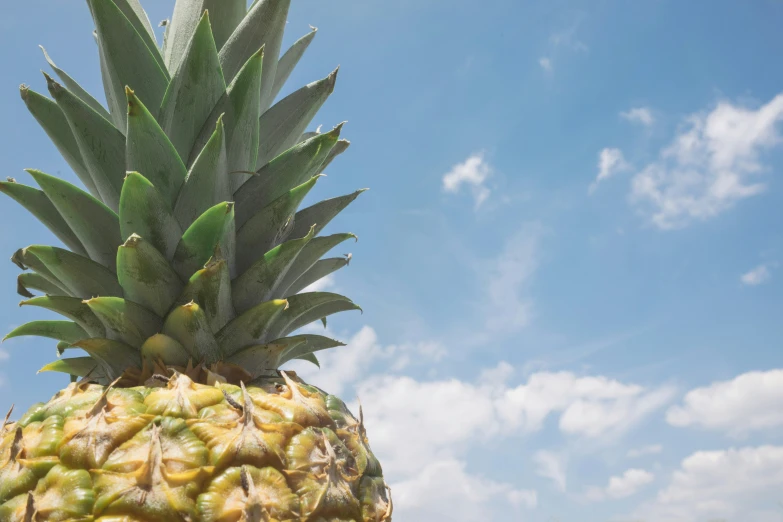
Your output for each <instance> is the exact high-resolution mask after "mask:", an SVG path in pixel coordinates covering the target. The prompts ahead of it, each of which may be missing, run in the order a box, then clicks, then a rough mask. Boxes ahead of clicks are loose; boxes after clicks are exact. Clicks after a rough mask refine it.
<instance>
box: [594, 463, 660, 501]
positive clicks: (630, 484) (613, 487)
mask: <svg viewBox="0 0 783 522" xmlns="http://www.w3.org/2000/svg"><path fill="white" fill-rule="evenodd" d="M654 480H655V475H653V474H652V473H650V472H649V471H647V470H644V469H629V470H626V471H625V473H623V474H622V475H617V476H614V477H611V478H610V479H609V483H608V484H607V485H606V487H603V488H599V487H591V488H588V490H587V493H586V495H585V497H586V498H587V500H590V501H593V502H600V501H603V500H607V499H621V498H627V497H630V496H631V495H635V494H636V493H637V492H638V491H639V490H640V489H642V488H643V487H644V486H646V485H648V484H650V483H651V482H653V481H654Z"/></svg>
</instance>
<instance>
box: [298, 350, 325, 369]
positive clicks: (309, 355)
mask: <svg viewBox="0 0 783 522" xmlns="http://www.w3.org/2000/svg"><path fill="white" fill-rule="evenodd" d="M296 359H301V360H303V361H307V362H311V363H313V364H314V365H316V366H318V368H321V363H320V362H318V357H316V356H315V355H313V354H312V353H306V354H304V355H300V356H299V357H296Z"/></svg>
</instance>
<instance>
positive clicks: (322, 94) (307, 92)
mask: <svg viewBox="0 0 783 522" xmlns="http://www.w3.org/2000/svg"><path fill="white" fill-rule="evenodd" d="M267 52H269V51H267ZM265 67H266V65H265ZM336 81H337V70H336V69H335V70H334V72H332V73H331V74H330V75H329V76H327V77H326V78H324V79H323V80H319V81H317V82H313V83H311V84H308V85H306V86H304V87H302V88H301V89H299V90H298V91H295V92H293V93H291V94H289V95H288V96H286V97H285V98H283V99H282V100H280V101H279V102H277V103H276V104H274V105H273V106H272V108H271V109H269V110H268V111H266V112H264V113H263V114H262V115H261V120H260V135H259V149H258V160H257V161H256V169H259V168H261V167H263V166H264V165H266V164H267V163H269V162H270V161H271V160H272V159H274V158H275V157H277V155H278V154H280V153H281V152H283V151H286V150H288V149H290V148H291V147H293V146H294V145H296V143H297V141H299V137H300V136H301V135H302V133H303V132H304V131H305V129H306V128H307V126H308V125H309V124H310V122H311V121H312V120H313V118H314V117H315V115H316V113H317V112H318V109H320V108H321V106H322V105H323V104H324V102H325V101H326V99H327V98H328V97H329V95H330V94H332V91H334V84H335V82H336Z"/></svg>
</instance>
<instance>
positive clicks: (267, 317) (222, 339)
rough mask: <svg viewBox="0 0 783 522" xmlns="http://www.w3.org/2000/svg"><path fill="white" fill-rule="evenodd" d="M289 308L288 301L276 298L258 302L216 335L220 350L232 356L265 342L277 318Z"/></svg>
mask: <svg viewBox="0 0 783 522" xmlns="http://www.w3.org/2000/svg"><path fill="white" fill-rule="evenodd" d="M287 308H288V301H286V300H284V299H276V300H274V301H267V302H265V303H261V304H258V305H256V306H254V307H253V308H251V309H250V310H248V311H246V312H245V313H243V314H241V315H240V316H239V317H237V318H236V319H234V320H233V321H231V322H230V323H228V324H227V325H226V326H225V327H224V328H223V329H222V330H220V331H219V332H218V334H217V336H216V338H217V342H218V345H219V346H220V351H221V353H223V354H224V355H226V356H232V355H234V354H236V353H237V352H239V351H240V350H242V349H243V348H247V347H248V346H254V345H257V344H259V343H261V344H263V343H264V342H265V341H263V340H262V339H268V338H269V330H270V328H271V327H272V325H273V324H274V323H275V321H276V319H277V318H278V317H280V315H281V314H282V313H283V312H284V310H286V309H287Z"/></svg>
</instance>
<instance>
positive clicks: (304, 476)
mask: <svg viewBox="0 0 783 522" xmlns="http://www.w3.org/2000/svg"><path fill="white" fill-rule="evenodd" d="M160 384H161V387H158V388H155V387H137V388H128V389H111V388H106V387H103V386H98V385H94V384H80V383H73V384H71V385H70V386H69V387H68V388H66V389H65V390H62V391H61V392H59V393H58V394H57V395H56V396H55V397H54V398H53V399H52V400H51V401H49V402H48V403H47V404H38V405H35V406H33V407H32V408H31V409H30V411H28V412H27V413H26V414H25V415H23V416H22V418H21V419H20V420H19V421H17V422H7V423H6V424H5V425H3V426H2V429H1V430H0V522H7V521H8V522H11V521H17V520H18V521H26V520H33V521H43V520H52V521H60V520H62V521H65V520H85V521H89V520H95V521H97V520H101V521H153V520H154V521H161V522H166V521H193V522H201V521H204V522H208V521H209V522H212V521H214V522H218V521H220V522H227V521H248V522H249V521H258V522H261V521H276V522H285V521H297V522H305V521H306V522H316V521H335V520H340V521H345V522H347V521H354V522H391V505H390V497H389V495H388V488H387V487H386V483H385V482H384V480H383V477H382V474H381V468H380V465H379V464H378V461H377V460H376V459H375V457H374V456H373V455H372V452H371V451H370V448H369V445H368V443H367V438H366V433H365V430H364V426H363V424H362V422H361V421H360V420H357V419H356V418H355V417H354V416H353V415H352V414H351V413H350V411H349V410H348V408H347V407H346V405H345V404H344V403H343V402H342V401H341V400H340V399H338V398H337V397H334V396H332V395H327V394H326V393H324V392H323V391H321V390H319V389H318V388H315V387H313V386H310V385H307V384H305V383H303V382H301V381H300V380H299V379H298V378H296V377H293V378H292V377H289V376H287V375H285V374H283V375H282V376H281V377H280V378H278V377H275V378H265V379H261V380H258V381H256V385H253V386H249V387H247V388H245V387H244V386H242V387H238V386H233V385H230V384H221V383H218V384H216V385H215V386H207V385H202V384H196V383H194V382H193V381H192V380H190V378H188V377H187V376H185V375H183V374H175V375H174V376H173V377H171V378H170V379H169V382H168V383H165V382H164V381H163V380H161V381H160ZM32 514H35V516H31V515H32Z"/></svg>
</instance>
